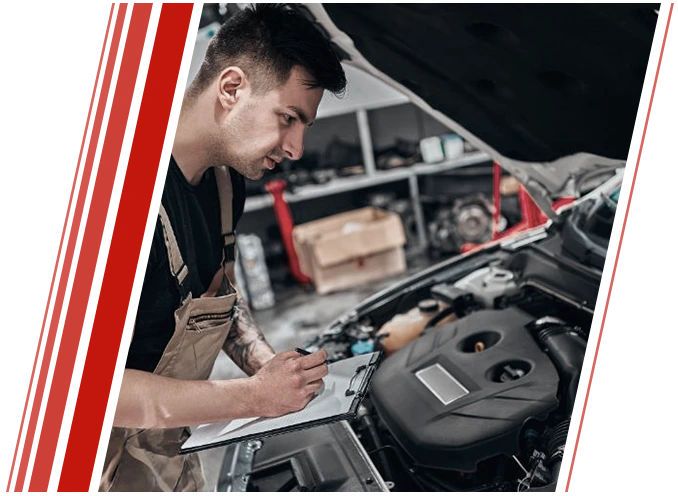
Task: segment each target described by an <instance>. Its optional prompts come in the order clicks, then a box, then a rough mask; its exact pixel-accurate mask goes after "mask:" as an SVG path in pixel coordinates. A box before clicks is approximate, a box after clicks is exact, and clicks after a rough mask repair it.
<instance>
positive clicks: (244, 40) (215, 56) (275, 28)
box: [189, 4, 346, 96]
mask: <svg viewBox="0 0 678 496" xmlns="http://www.w3.org/2000/svg"><path fill="white" fill-rule="evenodd" d="M231 65H237V66H238V67H240V68H241V69H242V70H243V72H245V75H246V76H247V77H248V79H249V80H250V81H251V84H252V86H253V88H254V90H255V91H260V90H264V91H268V90H270V89H273V88H274V87H275V86H278V85H281V84H284V83H285V82H287V80H288V79H289V76H290V72H291V70H292V68H293V67H294V66H297V65H298V66H301V67H303V68H304V69H306V70H307V71H308V72H309V74H310V75H311V78H312V79H311V80H309V81H306V84H307V85H308V86H309V87H313V88H317V87H320V88H323V89H326V90H328V91H330V92H332V93H335V94H339V93H342V92H343V91H344V89H345V88H346V75H345V74H344V70H343V68H342V66H341V64H340V60H339V57H338V56H337V54H336V53H335V51H334V50H333V49H332V46H331V45H330V43H329V41H328V40H327V39H325V37H324V36H323V35H322V34H321V33H320V31H319V30H318V29H316V28H315V26H314V25H313V23H312V22H311V21H309V20H308V19H306V18H305V17H303V16H302V15H301V13H300V12H299V11H297V10H295V9H293V8H291V7H289V6H288V5H286V4H256V5H254V6H252V7H248V8H245V9H244V10H242V11H240V12H238V13H236V14H235V15H234V16H232V17H231V18H229V19H228V20H227V21H226V22H225V23H224V24H223V25H222V26H221V27H220V28H219V30H218V31H217V33H216V35H215V36H214V38H213V39H212V40H211V41H210V43H209V46H208V47H207V52H206V54H205V60H204V61H203V63H202V66H201V67H200V70H199V71H198V74H197V75H196V77H195V79H194V80H193V82H192V83H191V86H190V88H189V95H191V96H193V95H197V94H199V93H201V92H202V91H203V90H204V89H205V88H206V87H207V86H208V85H209V84H210V83H211V82H212V81H213V80H214V78H215V77H217V75H218V74H219V73H220V72H221V71H222V70H224V69H225V68H226V67H228V66H231Z"/></svg>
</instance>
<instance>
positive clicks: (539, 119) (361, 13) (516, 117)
mask: <svg viewBox="0 0 678 496" xmlns="http://www.w3.org/2000/svg"><path fill="white" fill-rule="evenodd" d="M302 5H303V7H302V8H304V9H306V10H307V12H308V13H309V14H310V16H312V18H313V20H314V21H315V22H316V25H317V26H318V27H319V29H321V30H322V31H323V32H324V33H325V34H326V36H327V37H328V38H329V39H330V40H331V42H332V43H333V44H334V45H335V47H336V49H337V51H338V52H339V53H340V54H341V56H342V57H343V59H344V62H347V63H350V64H352V65H354V66H356V67H358V68H360V69H362V70H364V71H365V72H367V73H369V74H371V75H373V76H375V77H377V78H378V79H380V80H382V81H384V82H386V83H388V84H390V85H391V86H393V87H394V88H396V89H398V90H399V91H401V92H402V93H404V94H405V95H407V96H408V97H409V98H410V100H411V101H412V103H414V104H415V105H417V106H419V107H420V108H422V109H423V110H424V111H426V112H427V113H429V114H430V115H432V116H433V117H434V118H436V119H437V120H439V121H440V122H442V123H443V124H445V125H447V126H448V127H449V128H450V129H451V130H452V131H454V132H456V133H458V134H459V135H460V136H462V137H463V138H464V139H466V140H467V141H468V142H470V143H471V144H473V145H474V146H476V147H477V148H479V149H481V150H483V151H485V152H487V153H488V154H489V155H490V156H491V157H492V159H493V160H495V161H496V162H498V163H499V164H500V165H501V166H502V167H503V168H504V169H506V170H507V171H508V172H509V173H511V174H512V175H513V176H514V177H515V178H516V179H518V180H519V181H520V182H521V183H522V184H523V185H524V186H525V187H526V189H527V190H528V192H529V193H530V195H531V196H532V197H533V199H534V200H535V202H537V204H538V205H539V206H540V208H542V210H543V211H544V212H545V213H546V214H547V215H549V217H553V216H554V213H553V211H552V209H551V202H552V200H553V199H554V198H557V197H563V196H577V192H578V190H579V181H581V180H582V179H583V178H584V177H591V176H592V175H596V173H597V171H598V170H600V171H601V172H602V171H603V170H609V169H615V168H620V167H624V165H625V161H626V157H627V155H628V151H629V146H630V144H631V136H632V134H633V127H634V123H635V120H636V114H637V111H638V104H639V101H640V95H641V91H642V88H643V82H644V80H645V73H646V69H647V63H648V59H649V55H650V49H651V46H652V39H653V36H654V32H655V27H656V21H657V12H658V9H659V5H649V4H644V5H631V4H619V5H610V4H606V5H586V4H569V5H550V4H523V5H509V4H497V5H487V4H477V5H473V4H302ZM349 91H350V88H349Z"/></svg>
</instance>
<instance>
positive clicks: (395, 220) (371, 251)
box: [293, 207, 407, 294]
mask: <svg viewBox="0 0 678 496" xmlns="http://www.w3.org/2000/svg"><path fill="white" fill-rule="evenodd" d="M293 238H294V246H295V249H296V251H297V256H298V257H299V264H300V266H301V270H302V272H304V273H305V274H306V275H308V276H309V277H310V278H311V279H313V282H314V284H315V286H316V290H317V291H318V293H320V294H326V293H329V292H331V291H336V290H340V289H346V288H350V287H355V286H357V285H360V284H364V283H366V282H369V281H375V280H378V279H382V278H384V277H388V276H392V275H395V274H400V273H402V272H404V271H405V270H406V269H407V264H406V262H405V250H404V248H403V246H404V245H405V241H406V239H405V230H404V229H403V224H402V221H401V220H400V217H399V216H398V214H395V213H392V212H387V211H385V210H381V209H378V208H372V207H368V208H362V209H360V210H354V211H352V212H346V213H343V214H339V215H333V216H331V217H326V218H324V219H320V220H316V221H313V222H309V223H306V224H302V225H299V226H296V227H295V228H294V231H293Z"/></svg>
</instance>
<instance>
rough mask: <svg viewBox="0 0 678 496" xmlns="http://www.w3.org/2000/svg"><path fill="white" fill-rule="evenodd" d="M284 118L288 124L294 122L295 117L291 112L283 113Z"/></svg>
mask: <svg viewBox="0 0 678 496" xmlns="http://www.w3.org/2000/svg"><path fill="white" fill-rule="evenodd" d="M283 120H284V121H285V123H286V124H292V123H293V122H294V120H295V119H294V117H293V116H291V115H290V114H283Z"/></svg>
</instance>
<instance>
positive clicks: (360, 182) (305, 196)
mask: <svg viewBox="0 0 678 496" xmlns="http://www.w3.org/2000/svg"><path fill="white" fill-rule="evenodd" d="M487 160H490V156H489V155H488V154H487V153H485V152H473V153H467V154H465V155H464V156H462V157H460V158H456V159H453V160H447V161H444V162H439V163H437V164H423V163H421V164H415V165H412V166H410V167H403V168H399V169H394V170H389V171H377V172H375V173H374V175H371V176H368V175H360V176H354V177H342V178H337V179H333V180H332V181H330V182H329V183H326V184H311V185H308V186H301V187H299V188H297V189H296V191H295V192H294V193H285V199H286V200H287V202H288V203H296V202H300V201H304V200H310V199H313V198H321V197H324V196H329V195H334V194H337V193H345V192H347V191H354V190H357V189H362V188H369V187H370V186H376V185H379V184H386V183H390V182H395V181H401V180H404V179H409V178H410V177H416V176H421V175H426V174H436V173H440V172H445V171H448V170H452V169H456V168H459V167H465V166H467V165H474V164H479V163H482V162H485V161H487ZM272 205H273V198H271V196H270V195H258V196H252V197H249V198H247V200H246V202H245V212H252V211H255V210H261V209H262V208H267V207H270V206H272Z"/></svg>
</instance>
